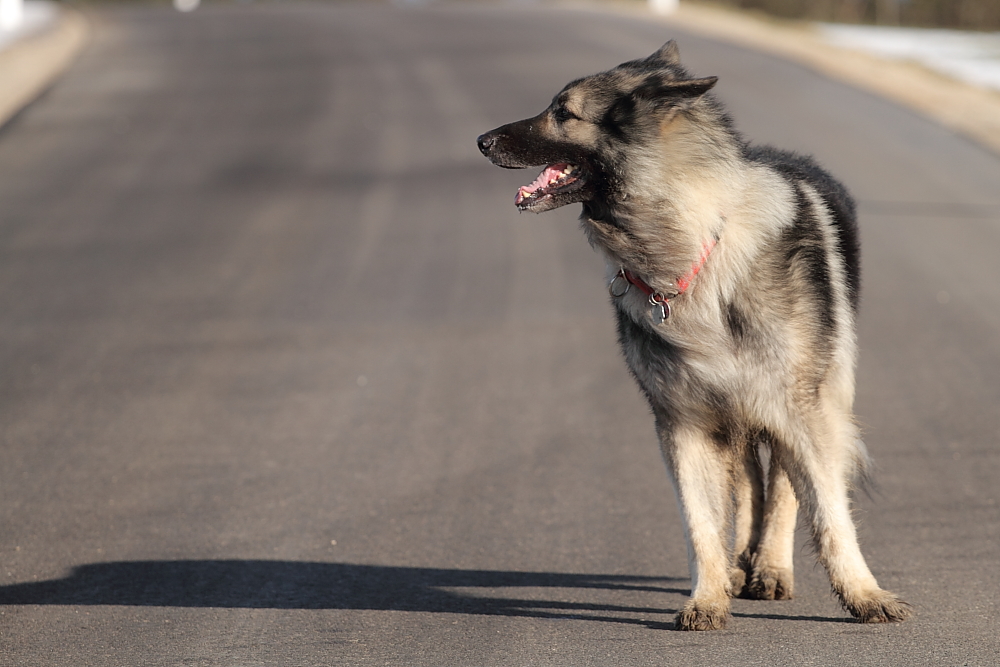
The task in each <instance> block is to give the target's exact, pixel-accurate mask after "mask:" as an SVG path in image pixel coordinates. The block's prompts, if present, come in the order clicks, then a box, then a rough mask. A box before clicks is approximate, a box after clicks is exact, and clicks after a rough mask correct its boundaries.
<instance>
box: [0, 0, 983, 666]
mask: <svg viewBox="0 0 1000 667" xmlns="http://www.w3.org/2000/svg"><path fill="white" fill-rule="evenodd" d="M93 18H94V21H95V39H94V41H93V42H92V43H91V44H90V46H89V47H88V49H87V50H86V51H85V52H84V54H83V56H82V57H81V59H80V60H79V61H78V62H77V64H76V65H75V66H74V67H73V68H72V69H71V70H70V71H69V72H68V74H67V75H66V76H65V77H64V78H63V79H62V80H61V81H60V82H59V83H58V85H57V86H56V87H55V88H54V89H52V90H51V91H50V92H49V93H48V94H47V95H46V96H45V97H44V98H43V99H41V100H39V101H38V102H37V103H36V104H34V105H33V106H31V107H30V108H29V109H27V110H26V111H25V112H24V113H23V114H22V115H20V116H19V117H18V118H16V119H15V121H14V122H13V123H11V124H9V125H8V126H6V127H5V128H3V130H2V131H0V362H2V373H0V437H2V448H3V449H2V451H3V466H2V467H0V553H2V564H0V582H2V585H0V663H2V664H6V665H17V666H19V667H22V666H30V665H74V666H83V665H102V666H105V665H123V666H124V665H128V666H134V665H220V666H237V665H239V666H247V665H289V666H291V665H339V664H344V665H382V664H388V665H407V666H409V665H587V664H589V665H669V664H685V665H694V664H701V665H727V664H740V665H804V664H814V665H832V664H838V665H839V664H844V663H845V662H846V663H847V664H853V665H922V664H935V665H965V664H967V665H990V664H997V661H998V658H997V655H998V654H1000V639H998V636H1000V635H998V630H1000V628H998V627H997V626H998V623H997V619H998V608H997V600H998V598H1000V594H998V590H1000V534H998V528H1000V518H998V514H1000V491H998V490H997V480H998V475H1000V448H998V445H997V439H998V436H1000V411H998V410H997V405H998V403H1000V263H998V262H997V249H998V248H1000V187H998V186H997V184H998V183H1000V159H998V158H997V157H996V156H995V155H991V154H988V153H987V152H985V151H984V150H982V149H980V148H977V147H976V146H974V145H972V144H970V143H968V142H966V141H965V140H963V139H960V138H957V137H955V136H953V135H951V134H949V133H948V132H946V131H944V130H942V129H940V128H938V127H936V126H934V125H932V124H930V123H929V122H926V121H924V120H922V119H920V118H919V117H917V116H915V115H913V114H911V113H909V112H907V111H905V110H902V109H900V108H898V107H895V106H893V105H891V104H889V103H886V102H883V101H881V100H879V99H875V98H873V97H871V96H869V95H867V94H862V93H859V92H856V91H854V90H851V89H849V88H846V87H844V86H842V85H839V84H836V83H832V82H830V81H828V80H825V79H823V78H821V77H818V76H817V75H815V74H813V73H811V72H810V71H808V70H806V69H803V68H801V67H798V66H796V65H793V64H789V63H787V62H783V61H780V60H777V59H774V58H771V57H768V56H763V55H760V54H757V53H753V52H749V51H746V50H742V49H739V48H735V47H731V46H726V45H724V44H720V43H715V42H711V41H706V40H704V39H699V38H695V37H693V36H691V35H687V34H683V33H681V32H678V31H676V30H673V29H671V28H669V27H667V26H664V25H663V24H657V23H653V22H643V21H640V20H637V19H634V18H623V17H616V16H614V15H610V14H599V13H592V12H587V11H572V10H567V9H559V10H555V9H541V8H538V7H532V6H527V5H516V4H512V5H488V6H487V5H482V6H452V7H441V6H436V7H435V6H430V7H413V8H410V9H405V8H393V7H391V6H389V5H381V4H372V3H364V4H320V3H311V4H295V3H291V2H286V3H277V4H246V3H237V4H220V5H209V6H207V7H205V8H203V9H201V10H199V11H197V12H194V13H193V14H190V15H181V14H177V13H174V12H172V11H171V10H169V9H168V8H167V7H166V6H162V5H133V6H129V5H124V4H123V5H110V6H107V7H104V8H100V9H98V10H95V11H94V13H93ZM671 36H673V37H677V38H678V39H679V41H680V44H681V48H682V53H683V55H684V57H685V58H686V60H687V61H688V62H689V64H690V66H691V68H692V69H693V70H694V71H695V72H696V73H698V74H704V75H709V74H714V75H718V76H720V77H721V79H720V83H719V86H718V94H719V95H720V96H721V97H722V98H723V99H724V100H725V101H726V102H727V103H728V104H729V105H730V107H731V110H732V111H733V113H734V115H735V116H736V118H737V119H738V123H739V126H740V127H741V128H742V129H743V130H744V131H745V132H746V133H747V134H748V135H749V136H751V137H753V138H755V139H757V140H761V141H773V142H775V143H778V144H780V145H781V146H783V147H786V148H793V149H798V150H802V151H807V152H812V153H814V154H815V155H816V156H818V157H819V159H820V160H821V161H822V162H824V163H825V164H826V165H827V166H828V167H829V168H831V169H832V170H833V171H834V172H835V173H836V174H838V175H839V176H841V177H842V178H843V179H844V180H845V181H846V182H847V183H848V185H849V186H850V187H851V188H852V189H853V190H854V192H855V193H856V195H857V197H858V199H859V200H860V203H861V212H862V216H863V241H864V243H865V251H864V262H865V268H866V274H865V284H864V302H863V317H862V320H861V331H860V336H861V338H860V340H861V349H862V356H861V366H860V376H859V382H860V387H859V397H858V412H859V415H860V418H861V419H862V420H863V422H864V425H865V430H866V433H867V440H868V443H869V447H870V449H871V450H872V452H873V454H874V456H875V457H876V460H877V462H878V464H879V467H880V474H879V476H878V480H879V483H880V485H879V490H878V492H877V493H876V494H874V496H873V498H871V499H869V498H865V497H862V498H861V499H860V501H859V518H860V521H861V536H862V540H863V544H864V550H865V552H866V554H867V556H868V558H869V562H870V564H871V566H872V569H873V570H874V571H875V573H876V575H877V576H878V577H879V579H880V581H881V582H882V583H883V584H884V585H885V586H886V587H888V588H890V589H892V590H895V591H898V592H899V593H901V594H903V595H904V596H905V597H907V598H908V599H909V600H910V601H911V602H912V603H914V605H915V606H916V608H917V612H918V615H917V617H916V619H915V620H913V621H912V622H910V623H907V624H903V625H899V626H889V627H878V626H875V627H871V626H860V625H856V624H853V623H850V622H848V620H847V617H846V615H845V614H844V613H843V612H842V611H841V610H840V609H839V608H838V606H837V605H836V603H835V602H834V600H833V598H832V597H831V595H830V593H829V590H828V586H827V583H826V580H825V575H824V573H823V572H822V571H821V570H820V569H819V568H817V567H816V566H814V565H813V564H812V558H811V556H810V554H809V553H808V550H807V549H805V548H803V549H801V550H800V551H799V553H798V555H797V563H798V565H797V567H798V581H797V589H798V590H797V592H798V597H797V599H795V600H793V601H790V602H780V603H773V602H772V603H767V602H753V601H742V600H738V601H736V602H735V604H734V618H733V621H732V623H731V624H730V629H729V630H726V631H724V632H721V633H714V634H702V633H679V632H674V631H672V629H671V628H672V625H671V620H672V615H673V613H674V612H675V611H676V609H677V608H678V607H679V606H680V605H681V604H682V603H683V600H684V599H685V596H686V594H687V588H688V585H689V583H688V579H687V565H686V560H685V549H684V545H683V541H682V536H681V528H680V524H679V519H678V516H677V510H676V507H675V505H674V500H673V495H672V492H671V491H670V488H669V484H668V481H667V476H666V473H665V472H664V470H663V467H662V464H661V462H660V460H659V456H658V452H657V448H656V443H655V439H654V435H653V428H652V421H651V418H650V417H649V415H648V414H647V410H646V408H645V407H644V405H643V403H642V401H641V399H640V397H639V395H638V392H637V391H636V390H635V389H634V388H633V386H632V383H631V381H630V380H629V378H628V377H627V374H626V372H625V370H624V368H623V364H622V363H621V361H620V360H619V358H618V353H617V350H616V348H615V343H614V334H613V328H612V322H611V313H610V308H609V306H608V304H607V301H606V296H605V294H604V285H603V275H602V267H601V266H600V263H599V261H598V259H597V258H596V257H595V256H594V255H593V254H592V253H591V251H590V249H589V248H588V247H587V245H586V243H585V241H584V240H583V238H582V235H581V234H580V233H579V231H578V230H577V228H576V223H575V221H574V217H575V215H576V211H573V210H569V209H568V208H567V209H566V210H560V211H557V212H553V213H549V214H545V215H543V216H540V217H534V216H528V215H525V216H519V215H518V214H517V213H516V211H515V209H514V206H513V197H514V193H515V191H516V188H517V186H518V185H520V184H521V183H522V182H525V181H526V179H527V180H530V178H532V177H533V176H534V174H525V173H523V172H517V173H512V172H506V171H502V170H498V169H496V168H494V167H492V166H490V165H489V164H488V163H487V162H486V160H484V159H483V158H482V157H481V156H480V155H479V154H478V152H477V150H476V147H475V142H474V139H475V137H476V135H477V134H479V133H480V132H482V131H483V130H486V129H489V128H492V127H494V126H496V125H498V124H500V123H502V122H505V121H509V120H512V119H516V118H521V117H524V116H526V115H528V114H532V113H535V112H536V111H537V110H539V109H540V108H542V107H543V106H544V105H545V104H546V102H547V100H548V99H549V98H550V97H551V95H552V94H553V92H554V91H555V90H556V89H558V87H559V86H561V85H562V84H563V83H565V82H566V81H567V80H569V79H570V78H572V77H575V76H578V75H581V74H585V73H588V72H592V71H596V70H599V69H603V68H606V67H609V66H613V65H615V64H617V63H618V62H621V61H622V60H625V59H629V58H634V57H637V56H642V55H644V54H646V53H647V52H650V51H652V50H653V49H654V48H655V47H657V46H659V44H660V43H662V42H663V41H664V40H665V39H666V38H667V37H671Z"/></svg>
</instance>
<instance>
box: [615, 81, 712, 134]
mask: <svg viewBox="0 0 1000 667" xmlns="http://www.w3.org/2000/svg"><path fill="white" fill-rule="evenodd" d="M718 80H719V77H716V76H710V77H707V78H704V79H682V80H680V81H671V80H666V79H662V78H659V77H657V78H655V79H652V80H649V81H646V82H645V83H643V84H642V85H640V86H639V87H637V88H636V89H635V90H633V91H632V92H631V93H630V94H628V95H623V96H622V97H620V98H619V99H618V100H617V101H616V102H615V103H614V104H612V105H611V107H610V108H609V109H608V111H607V114H606V116H605V118H606V120H607V121H608V122H610V123H612V124H614V125H620V124H622V123H628V122H631V121H634V120H635V119H637V118H639V117H641V116H653V115H655V116H659V117H661V118H662V117H663V114H665V113H667V112H674V113H676V112H678V111H683V110H684V109H687V108H689V107H690V106H691V105H692V104H694V103H695V101H697V100H698V98H700V97H701V96H702V95H704V94H705V93H707V92H708V91H709V90H711V88H712V86H714V85H715V82H716V81H718Z"/></svg>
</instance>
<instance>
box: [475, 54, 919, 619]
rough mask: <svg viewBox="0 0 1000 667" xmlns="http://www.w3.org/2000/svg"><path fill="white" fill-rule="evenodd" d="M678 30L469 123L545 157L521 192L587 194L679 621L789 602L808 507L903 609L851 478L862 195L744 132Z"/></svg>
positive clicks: (823, 541)
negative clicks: (736, 605) (681, 545)
mask: <svg viewBox="0 0 1000 667" xmlns="http://www.w3.org/2000/svg"><path fill="white" fill-rule="evenodd" d="M716 81H717V77H707V78H694V77H692V76H691V75H689V74H688V72H687V71H686V70H685V69H684V67H683V66H682V65H681V63H680V57H679V52H678V47H677V44H676V43H675V42H674V41H669V42H667V43H666V44H665V45H664V46H663V47H661V48H660V49H659V50H658V51H656V52H655V53H653V54H652V55H651V56H649V57H647V58H644V59H640V60H633V61H630V62H626V63H623V64H621V65H619V66H618V67H615V68H613V69H611V70H608V71H606V72H602V73H599V74H594V75H592V76H587V77H584V78H581V79H578V80H576V81H573V82H571V83H570V84H568V85H567V86H566V87H565V88H563V89H562V90H561V91H560V92H559V93H558V94H557V95H556V96H555V98H553V100H552V103H551V104H550V105H549V106H548V108H547V109H545V110H544V111H542V113H540V114H539V115H537V116H535V117H533V118H528V119H525V120H522V121H518V122H515V123H510V124H508V125H504V126H502V127H499V128H497V129H495V130H492V131H490V132H487V133H485V134H483V135H481V136H480V137H479V138H478V145H479V149H480V151H481V152H482V153H483V154H484V155H485V156H486V157H487V158H489V159H490V161H491V162H493V163H494V164H496V165H498V166H500V167H506V168H511V169H520V168H527V167H543V170H542V172H541V174H540V175H539V176H538V178H537V179H535V181H534V182H532V183H531V184H530V185H526V186H523V187H521V188H520V189H519V190H518V192H517V195H516V198H515V204H516V206H517V208H518V209H520V210H521V211H531V212H535V213H540V212H543V211H548V210H551V209H554V208H557V207H560V206H565V205H567V204H572V203H580V204H582V207H583V210H582V214H581V217H580V222H581V225H582V227H583V230H584V232H585V233H586V235H587V238H588V240H589V241H590V244H591V245H592V246H593V247H594V248H596V249H597V250H599V251H600V252H601V253H603V255H604V256H605V258H606V259H607V263H608V266H609V271H608V279H609V291H610V294H611V301H612V303H613V306H614V311H615V315H616V318H617V325H618V327H617V328H618V338H619V342H620V344H621V349H622V352H623V354H624V357H625V361H626V363H627V365H628V368H629V370H630V371H631V373H632V375H633V377H634V378H635V380H636V381H637V383H638V385H639V387H640V388H641V390H642V392H643V394H645V397H646V399H647V400H648V402H649V405H650V407H651V408H652V412H653V416H654V419H655V425H656V433H657V436H658V438H659V442H660V447H661V451H662V454H663V457H664V460H665V461H666V464H667V468H668V470H669V472H670V474H671V478H672V482H673V485H674V490H675V492H676V495H677V499H678V505H679V507H680V510H681V514H682V517H683V520H684V527H685V537H686V539H687V544H688V561H689V562H688V564H689V567H690V573H691V597H690V599H689V600H688V601H687V602H686V604H685V605H684V607H683V608H682V609H681V610H680V611H679V612H678V614H677V617H676V620H675V625H676V627H677V628H679V629H682V630H713V629H720V628H723V627H725V625H726V622H727V620H728V618H729V616H730V598H731V597H733V596H741V597H746V598H753V599H762V600H780V599H788V598H791V597H792V595H793V590H794V578H793V573H792V555H793V541H794V530H795V521H796V515H797V512H798V508H799V505H801V507H802V509H803V513H804V515H805V516H806V517H807V518H808V520H809V525H810V527H811V529H812V536H813V541H814V544H815V548H816V554H817V556H818V558H819V560H820V562H822V564H823V565H824V566H825V568H826V570H827V572H828V573H829V576H830V581H831V584H832V587H833V590H834V592H835V593H836V595H837V596H838V597H839V598H840V600H841V602H842V604H843V606H844V608H845V609H846V610H847V611H848V612H850V613H851V614H852V615H853V616H854V617H855V618H856V619H858V620H859V621H861V622H864V623H880V622H893V621H902V620H904V619H906V618H908V617H909V616H910V614H911V608H910V606H909V605H908V604H907V603H906V602H904V601H903V600H901V599H900V598H899V597H897V596H896V595H894V594H893V593H891V592H889V591H886V590H883V589H882V588H880V587H879V585H878V583H877V582H876V580H875V577H874V576H873V575H872V573H871V571H870V570H869V568H868V565H867V564H866V563H865V559H864V557H863V556H862V554H861V550H860V548H859V546H858V540H857V534H856V530H855V526H854V523H853V520H852V517H851V510H850V497H849V493H850V491H851V489H852V485H853V483H854V481H855V480H856V479H858V477H859V476H863V475H864V474H865V471H866V470H867V467H868V465H869V463H868V461H869V459H868V455H867V452H866V450H865V446H864V444H863V443H862V441H861V439H860V434H859V429H858V427H857V426H856V423H855V420H854V417H853V407H852V406H853V402H854V370H855V363H856V355H857V351H856V347H857V345H856V337H855V318H856V314H857V310H858V297H859V284H860V267H859V258H860V249H859V243H858V233H857V224H856V216H855V206H854V202H853V200H852V199H851V197H850V195H849V194H848V192H847V190H846V189H845V188H844V186H842V185H841V184H840V183H839V182H838V181H836V180H834V179H833V177H831V176H830V175H829V174H828V173H826V172H825V171H824V170H823V169H822V168H821V167H819V166H818V164H817V163H816V162H815V161H813V159H812V158H809V157H804V156H800V155H797V154H794V153H789V152H785V151H781V150H777V149H774V148H770V147H756V146H751V145H750V144H748V143H747V142H746V141H744V140H743V138H742V137H741V135H740V134H739V133H738V132H737V131H736V129H735V128H734V125H733V122H732V120H731V119H730V118H729V116H728V115H727V113H726V112H725V110H724V109H723V107H722V105H721V104H720V103H719V101H718V100H717V99H716V98H715V97H714V96H713V95H712V94H711V93H710V92H709V91H710V90H711V89H712V87H713V86H714V85H715V83H716Z"/></svg>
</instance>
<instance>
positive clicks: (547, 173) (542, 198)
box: [514, 162, 584, 211]
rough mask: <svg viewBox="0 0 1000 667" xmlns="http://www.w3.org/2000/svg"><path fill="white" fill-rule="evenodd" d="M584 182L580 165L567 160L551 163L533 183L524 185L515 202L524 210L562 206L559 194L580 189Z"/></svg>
mask: <svg viewBox="0 0 1000 667" xmlns="http://www.w3.org/2000/svg"><path fill="white" fill-rule="evenodd" d="M583 184H584V178H583V172H582V170H581V169H580V167H578V166H576V165H573V164H568V163H566V162H557V163H555V164H550V165H549V166H547V167H546V168H545V169H543V170H542V173H540V174H539V175H538V178H536V179H535V180H534V182H533V183H531V185H522V186H521V188H520V189H519V190H518V191H517V197H515V199H514V203H515V204H516V205H517V207H518V208H519V209H521V210H522V211H529V210H534V209H543V210H547V209H550V208H555V207H556V206H561V205H562V204H563V203H568V202H559V201H558V199H559V195H561V194H568V193H571V192H574V191H576V190H579V189H580V188H581V187H582V186H583Z"/></svg>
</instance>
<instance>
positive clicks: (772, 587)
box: [743, 568, 795, 600]
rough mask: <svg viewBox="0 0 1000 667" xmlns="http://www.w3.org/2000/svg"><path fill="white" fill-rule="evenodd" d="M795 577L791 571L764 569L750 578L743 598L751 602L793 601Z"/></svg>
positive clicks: (757, 571)
mask: <svg viewBox="0 0 1000 667" xmlns="http://www.w3.org/2000/svg"><path fill="white" fill-rule="evenodd" d="M794 592H795V577H794V575H793V574H792V572H791V570H784V569H776V568H762V569H759V570H756V571H755V572H754V573H753V574H752V575H751V577H750V582H749V583H748V584H747V586H746V588H745V589H744V594H743V597H745V598H749V599H751V600H791V599H792V596H793V594H794Z"/></svg>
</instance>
